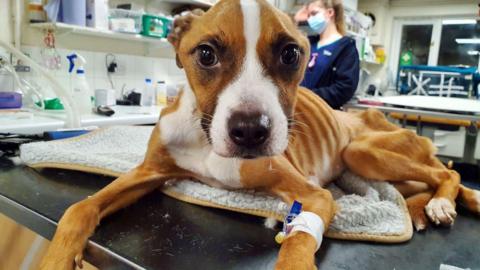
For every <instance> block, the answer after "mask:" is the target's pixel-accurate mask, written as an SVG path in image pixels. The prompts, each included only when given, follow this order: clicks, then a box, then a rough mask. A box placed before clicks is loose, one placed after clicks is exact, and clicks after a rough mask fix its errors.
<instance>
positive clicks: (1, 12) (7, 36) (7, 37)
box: [0, 0, 13, 42]
mask: <svg viewBox="0 0 480 270" xmlns="http://www.w3.org/2000/svg"><path fill="white" fill-rule="evenodd" d="M10 2H11V1H10V0H0V25H1V26H2V30H1V31H0V40H3V41H7V42H12V40H13V39H12V25H13V23H12V20H11V19H12V13H11V8H12V4H11V3H10Z"/></svg>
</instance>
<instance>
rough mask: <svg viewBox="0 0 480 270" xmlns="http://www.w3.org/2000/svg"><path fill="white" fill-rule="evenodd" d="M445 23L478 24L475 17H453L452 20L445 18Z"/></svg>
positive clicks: (443, 22)
mask: <svg viewBox="0 0 480 270" xmlns="http://www.w3.org/2000/svg"><path fill="white" fill-rule="evenodd" d="M442 24H443V25H454V24H477V20H475V19H452V20H443V21H442Z"/></svg>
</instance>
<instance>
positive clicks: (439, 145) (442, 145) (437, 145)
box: [435, 143, 447, 148]
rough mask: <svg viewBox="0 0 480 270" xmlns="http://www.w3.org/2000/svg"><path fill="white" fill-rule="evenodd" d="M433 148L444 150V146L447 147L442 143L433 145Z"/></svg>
mask: <svg viewBox="0 0 480 270" xmlns="http://www.w3.org/2000/svg"><path fill="white" fill-rule="evenodd" d="M435 146H436V147H437V148H445V146H447V145H446V144H444V143H435Z"/></svg>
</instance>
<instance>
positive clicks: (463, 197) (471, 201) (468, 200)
mask: <svg viewBox="0 0 480 270" xmlns="http://www.w3.org/2000/svg"><path fill="white" fill-rule="evenodd" d="M457 200H458V202H459V203H460V204H461V205H462V206H464V207H466V208H467V209H468V210H470V211H472V212H473V213H475V214H477V215H480V191H478V190H474V189H471V188H467V187H465V186H463V185H460V192H459V193H458V199H457Z"/></svg>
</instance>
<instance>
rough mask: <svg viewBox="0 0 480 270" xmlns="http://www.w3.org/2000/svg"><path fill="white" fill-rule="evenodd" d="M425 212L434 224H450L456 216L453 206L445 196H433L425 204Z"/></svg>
mask: <svg viewBox="0 0 480 270" xmlns="http://www.w3.org/2000/svg"><path fill="white" fill-rule="evenodd" d="M425 212H426V213H427V216H428V217H429V218H430V220H431V221H432V222H433V223H435V224H436V225H446V226H451V225H453V222H454V221H455V217H457V212H456V211H455V206H454V205H453V204H452V203H451V202H450V201H449V200H448V199H446V198H433V199H431V200H430V202H429V203H428V204H427V206H425Z"/></svg>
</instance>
